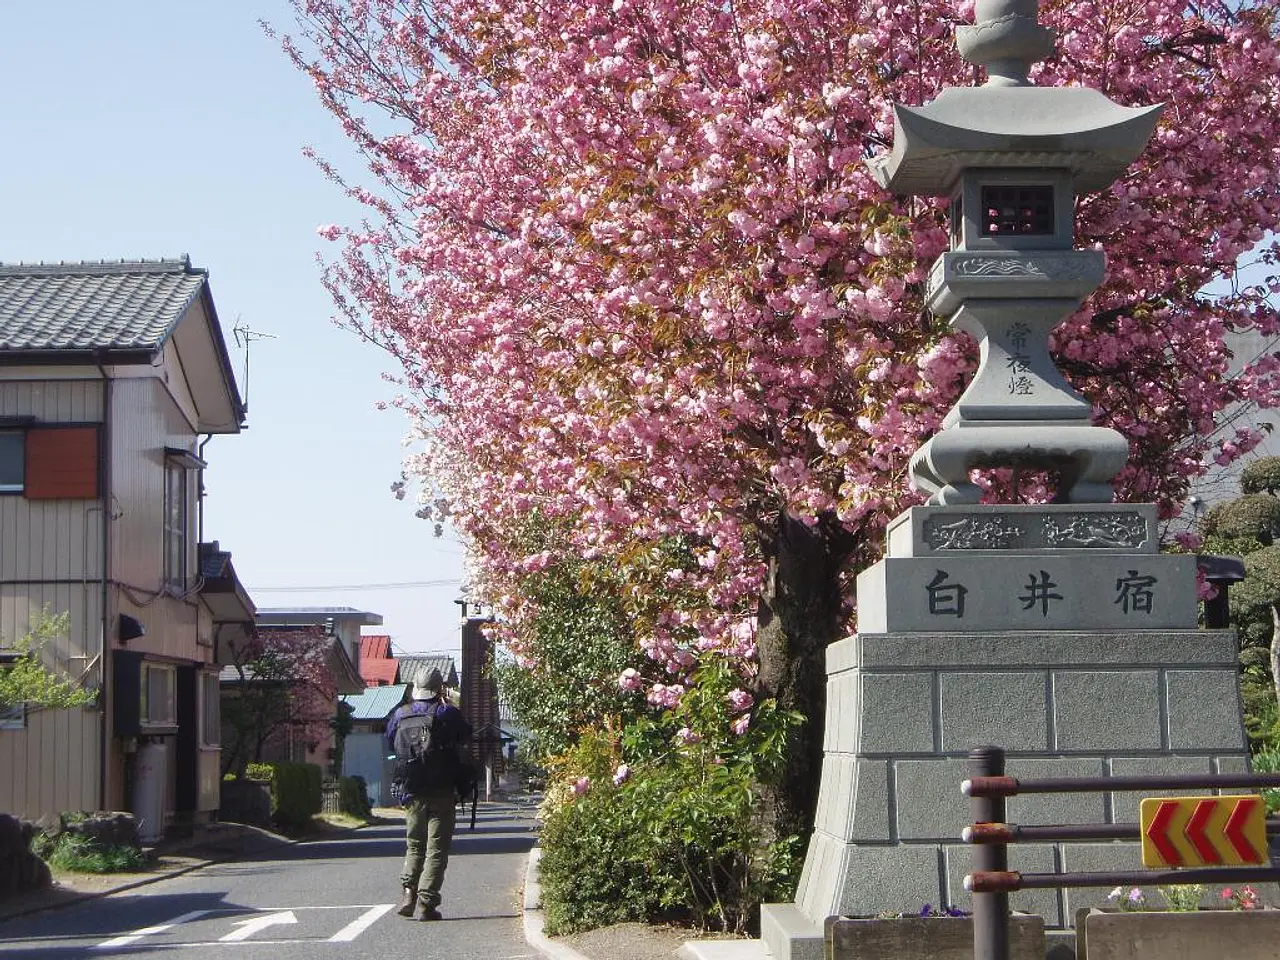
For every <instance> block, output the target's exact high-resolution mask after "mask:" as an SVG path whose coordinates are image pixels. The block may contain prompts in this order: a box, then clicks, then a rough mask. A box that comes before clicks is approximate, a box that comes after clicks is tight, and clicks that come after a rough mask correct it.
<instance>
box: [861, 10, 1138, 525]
mask: <svg viewBox="0 0 1280 960" xmlns="http://www.w3.org/2000/svg"><path fill="white" fill-rule="evenodd" d="M977 16H978V22H977V23H976V24H975V25H974V26H972V27H962V28H961V29H960V30H958V31H957V34H956V39H957V43H958V45H959V47H960V53H961V55H962V56H963V57H964V58H965V59H966V60H968V61H969V62H971V63H974V64H976V65H981V66H985V67H986V68H987V74H988V77H989V79H988V81H987V83H986V85H985V86H982V87H951V88H948V89H946V90H944V91H943V92H942V93H941V94H940V95H939V96H938V98H937V99H935V100H933V101H932V102H931V103H928V104H926V105H925V106H923V107H906V106H901V105H899V106H897V107H895V108H894V128H895V130H894V144H893V149H892V151H891V152H890V153H888V154H886V155H885V156H883V157H879V158H876V159H875V160H873V161H872V163H871V166H872V170H873V171H874V173H875V175H876V178H877V179H878V180H879V182H880V183H881V185H883V186H884V187H886V188H887V189H889V190H892V191H893V192H894V193H899V194H923V195H926V196H940V197H949V198H950V200H951V207H950V213H951V250H950V251H948V252H947V253H944V254H943V255H942V256H941V257H939V258H938V260H937V262H936V263H934V265H933V269H932V271H931V272H930V275H929V284H928V292H927V305H928V307H929V309H930V310H932V311H933V312H934V313H936V314H939V315H941V316H944V317H947V318H949V319H950V322H951V324H952V325H953V326H955V327H956V328H958V329H961V330H965V331H966V332H968V333H970V334H971V335H973V337H974V338H975V339H976V340H977V341H978V342H979V344H980V354H981V359H980V362H979V366H978V372H977V375H976V376H975V377H974V380H973V382H972V383H971V384H970V385H969V388H968V389H967V390H966V391H965V393H964V395H963V396H962V397H961V398H960V401H959V402H958V403H957V404H956V405H955V407H954V408H953V409H952V410H951V412H950V413H949V414H948V415H947V417H946V419H945V420H944V421H943V430H942V431H941V432H940V433H939V434H938V435H937V436H935V437H933V438H932V439H931V440H929V441H928V442H927V443H926V444H925V445H924V446H923V447H922V448H921V449H920V450H919V451H918V452H917V453H916V455H915V456H914V457H913V458H912V461H911V466H910V476H911V480H912V482H913V484H914V485H915V486H916V487H917V488H918V489H920V490H923V491H924V492H926V493H928V494H929V500H930V503H935V504H961V503H976V502H977V501H978V499H979V495H980V490H979V488H978V487H977V486H975V485H974V484H973V483H971V482H970V481H969V472H970V470H972V469H974V468H977V467H992V466H1009V467H1017V468H1026V469H1033V470H1052V471H1056V472H1057V473H1058V474H1059V475H1060V478H1061V485H1060V488H1059V491H1058V499H1059V500H1061V501H1064V502H1070V503H1107V502H1110V500H1111V494H1112V492H1111V486H1110V480H1111V478H1112V477H1114V476H1115V475H1116V473H1118V472H1119V470H1120V469H1121V468H1122V467H1123V466H1124V463H1125V460H1126V458H1127V456H1128V444H1127V443H1126V441H1125V439H1124V437H1122V436H1121V435H1120V434H1118V433H1116V432H1115V431H1114V430H1110V429H1107V428H1105V427H1095V426H1093V425H1092V423H1091V418H1090V414H1091V410H1090V406H1089V403H1088V402H1087V401H1086V400H1085V399H1084V398H1083V397H1081V396H1080V395H1079V394H1078V393H1077V392H1076V391H1075V390H1073V389H1072V388H1071V386H1070V385H1069V384H1068V383H1067V382H1066V380H1064V379H1063V377H1062V375H1061V374H1060V373H1058V371H1057V369H1056V368H1055V367H1054V365H1053V363H1052V361H1051V360H1050V358H1049V352H1048V345H1047V341H1048V336H1049V332H1050V331H1051V330H1052V329H1053V328H1054V327H1055V326H1057V324H1059V323H1060V322H1062V320H1063V319H1064V318H1066V317H1067V316H1068V315H1069V314H1070V313H1071V312H1072V311H1074V310H1075V309H1076V308H1077V307H1078V306H1079V305H1080V301H1081V300H1082V299H1083V298H1084V297H1085V296H1087V295H1088V294H1089V293H1090V292H1091V291H1092V290H1093V289H1094V288H1095V287H1097V286H1098V284H1099V283H1101V282H1102V278H1103V273H1104V270H1105V266H1106V260H1105V257H1104V255H1103V254H1102V253H1101V252H1100V251H1097V250H1075V249H1073V246H1074V236H1073V225H1074V209H1075V198H1076V196H1077V195H1078V194H1081V193H1084V192H1086V191H1090V190H1099V189H1102V188H1105V187H1106V186H1108V185H1109V184H1110V183H1111V182H1112V181H1113V180H1115V179H1116V178H1117V177H1118V176H1119V175H1120V174H1121V173H1123V171H1124V169H1125V168H1126V167H1127V166H1128V165H1129V164H1130V163H1131V162H1132V161H1133V160H1134V159H1135V158H1136V157H1137V156H1138V154H1139V153H1141V151H1142V148H1143V145H1144V144H1145V143H1146V141H1147V140H1148V139H1149V138H1150V136H1151V132H1152V130H1153V129H1154V127H1155V123H1156V119H1157V118H1158V117H1159V115H1160V111H1161V107H1159V106H1154V107H1139V108H1130V107H1121V106H1119V105H1117V104H1115V103H1112V102H1111V101H1110V100H1108V99H1107V98H1106V97H1104V96H1103V95H1102V94H1101V93H1098V92H1097V91H1096V90H1090V89H1088V88H1086V87H1036V86H1031V85H1030V84H1029V82H1028V80H1027V71H1028V69H1029V68H1030V66H1031V64H1032V63H1034V62H1035V61H1036V60H1039V59H1041V58H1042V57H1044V56H1046V55H1047V54H1049V53H1051V52H1052V50H1053V33H1052V31H1050V30H1047V29H1046V28H1044V27H1041V26H1040V25H1039V24H1038V23H1037V22H1036V3H1035V2H1034V0H1030V2H1028V0H979V3H978V5H977Z"/></svg>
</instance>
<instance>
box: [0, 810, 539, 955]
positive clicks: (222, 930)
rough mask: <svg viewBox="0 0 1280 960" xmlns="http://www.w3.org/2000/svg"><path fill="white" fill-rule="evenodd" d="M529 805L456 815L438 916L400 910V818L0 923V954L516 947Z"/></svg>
mask: <svg viewBox="0 0 1280 960" xmlns="http://www.w3.org/2000/svg"><path fill="white" fill-rule="evenodd" d="M533 827H534V821H533V809H532V806H530V805H529V804H523V805H521V804H517V803H492V804H484V805H482V806H481V808H480V810H479V815H478V816H477V818H476V827H475V830H474V831H473V830H470V829H469V822H468V821H460V822H459V828H458V831H457V833H456V834H455V837H454V846H453V853H452V856H451V857H450V860H449V869H448V873H447V874H446V877H445V886H444V903H443V904H441V908H440V909H441V912H442V913H443V914H444V920H442V921H440V922H436V923H413V922H411V921H408V920H405V919H404V918H402V917H400V916H398V915H397V914H396V912H395V908H396V907H397V906H398V905H399V899H400V890H399V874H400V860H401V857H402V856H403V855H404V839H403V827H402V826H401V825H400V824H393V825H385V826H375V827H366V828H365V829H363V830H359V831H356V832H355V833H353V834H351V835H350V836H347V837H343V838H342V839H336V840H326V841H319V842H313V843H306V844H298V845H293V846H288V847H282V848H279V849H277V850H274V851H272V852H271V853H270V854H267V855H263V856H262V857H260V858H258V859H254V860H240V861H237V862H234V863H224V864H216V865H213V866H210V867H206V868H204V869H203V870H197V871H195V872H193V873H189V874H186V875H184V876H180V877H173V878H171V879H168V880H163V881H160V882H158V883H153V884H149V885H147V886H144V887H138V888H136V889H133V890H129V891H124V892H121V893H119V894H116V895H114V896H110V897H104V898H102V899H98V900H89V901H85V902H82V903H77V904H75V905H73V906H69V907H65V908H62V909H59V910H53V911H47V912H45V913H42V914H36V915H33V916H30V917H20V918H17V919H14V920H10V921H8V922H6V923H4V924H3V925H0V958H4V960H73V958H74V960H82V958H83V960H108V958H112V957H149V956H155V957H166V958H169V957H177V958H183V960H185V958H188V957H190V958H198V960H224V958H225V960H268V958H269V960H337V958H343V960H350V958H364V957H368V958H371V960H472V958H474V960H526V958H534V957H536V956H538V954H537V953H536V952H535V951H534V950H533V948H531V947H530V946H529V945H528V944H527V943H525V940H524V934H523V929H522V926H521V913H520V905H519V904H520V901H519V889H520V885H521V882H522V881H523V878H524V866H525V862H526V858H527V854H528V851H529V849H530V848H531V847H532V846H533V844H534V840H535V834H534V832H533Z"/></svg>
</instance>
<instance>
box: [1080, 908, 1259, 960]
mask: <svg viewBox="0 0 1280 960" xmlns="http://www.w3.org/2000/svg"><path fill="white" fill-rule="evenodd" d="M1081 913H1082V914H1083V916H1080V915H1079V914H1078V915H1077V919H1076V960H1086V958H1087V960H1170V958H1173V957H1176V958H1178V960H1224V958H1229V960H1276V956H1277V954H1278V953H1280V910H1195V911H1178V912H1172V911H1171V912H1164V911H1158V910H1142V911H1134V912H1127V911H1115V912H1113V911H1109V910H1096V909H1095V910H1090V911H1088V912H1087V913H1086V912H1084V911H1081Z"/></svg>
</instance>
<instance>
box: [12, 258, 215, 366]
mask: <svg viewBox="0 0 1280 960" xmlns="http://www.w3.org/2000/svg"><path fill="white" fill-rule="evenodd" d="M207 279H208V274H207V273H206V272H205V271H204V270H200V269H197V268H194V267H192V266H191V261H190V260H188V259H186V258H185V257H184V258H183V259H181V260H133V261H125V260H121V261H117V262H107V261H98V262H91V261H85V262H74V263H16V264H14V263H11V264H0V351H4V350H31V351H45V350H55V351H56V350H109V349H117V350H127V349H143V350H154V349H155V348H157V347H158V346H160V344H162V343H163V342H164V340H165V339H166V338H167V337H168V335H169V333H170V332H171V331H172V330H173V328H174V326H175V325H176V324H177V322H178V321H179V320H180V319H181V318H182V316H183V314H184V313H185V312H186V310H187V308H188V307H189V306H190V305H191V303H192V301H194V300H195V298H196V297H198V296H199V295H200V290H201V288H202V287H203V286H204V284H205V282H206V281H207Z"/></svg>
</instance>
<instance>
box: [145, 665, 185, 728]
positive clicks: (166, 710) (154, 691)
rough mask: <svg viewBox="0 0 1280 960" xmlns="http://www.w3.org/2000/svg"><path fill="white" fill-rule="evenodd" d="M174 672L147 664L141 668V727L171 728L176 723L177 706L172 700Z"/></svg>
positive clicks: (163, 667)
mask: <svg viewBox="0 0 1280 960" xmlns="http://www.w3.org/2000/svg"><path fill="white" fill-rule="evenodd" d="M175 679H176V676H175V672H174V669H173V667H168V666H162V665H159V664H153V663H147V664H143V667H142V707H141V710H140V720H141V722H142V726H144V727H147V726H151V727H172V726H174V725H175V724H176V723H177V722H178V711H177V704H176V702H175V700H174V689H175Z"/></svg>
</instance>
